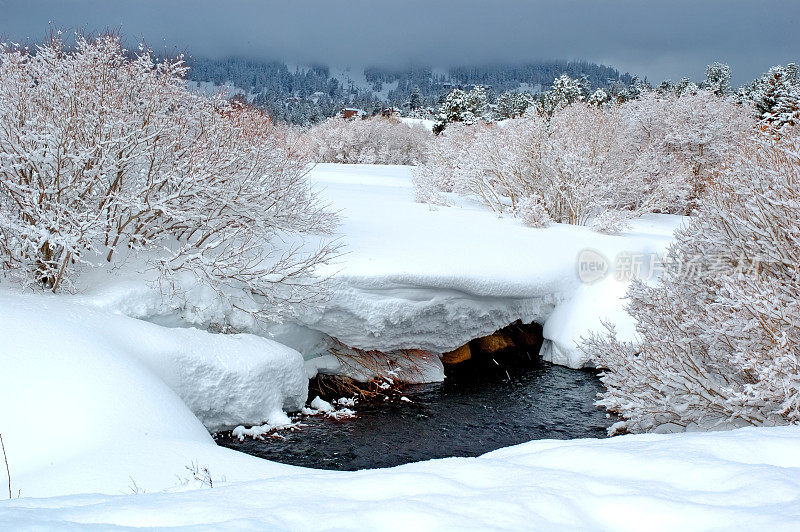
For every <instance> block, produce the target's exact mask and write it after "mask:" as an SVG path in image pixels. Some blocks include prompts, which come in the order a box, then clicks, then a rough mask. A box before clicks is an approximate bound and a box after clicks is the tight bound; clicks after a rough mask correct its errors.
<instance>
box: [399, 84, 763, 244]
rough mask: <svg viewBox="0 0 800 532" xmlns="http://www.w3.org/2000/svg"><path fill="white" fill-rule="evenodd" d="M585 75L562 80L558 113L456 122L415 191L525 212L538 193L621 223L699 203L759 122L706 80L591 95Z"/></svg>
mask: <svg viewBox="0 0 800 532" xmlns="http://www.w3.org/2000/svg"><path fill="white" fill-rule="evenodd" d="M576 83H577V82H575V83H568V82H567V81H565V80H562V82H561V83H559V84H557V86H556V88H554V89H553V90H554V91H556V92H554V93H553V94H554V96H553V98H555V97H556V95H557V94H561V96H558V98H559V99H558V102H560V103H557V104H555V107H554V109H553V114H552V116H551V117H550V118H549V119H548V118H547V115H546V113H545V114H544V115H543V114H542V113H540V112H538V110H529V111H528V112H527V113H526V114H525V115H524V116H522V117H521V118H514V119H510V120H505V121H504V122H502V123H501V124H475V125H467V124H465V123H461V124H452V125H451V126H450V127H449V128H448V129H447V130H446V131H445V133H444V134H443V135H440V136H438V137H436V138H435V139H432V140H431V142H430V143H429V145H428V150H427V154H426V157H425V159H426V161H425V163H424V164H422V165H421V166H420V167H419V168H418V169H417V171H416V178H415V187H416V199H417V200H418V201H423V202H429V203H437V204H446V203H447V199H446V197H445V196H444V194H445V193H456V194H461V195H464V196H469V197H472V198H476V199H478V200H479V201H481V202H483V203H485V204H486V205H487V206H489V207H490V208H491V209H492V210H494V211H495V212H497V213H498V214H499V215H506V214H511V215H514V216H523V205H525V206H529V205H530V201H528V199H529V198H534V199H535V201H537V202H539V203H540V204H541V206H542V207H544V209H545V210H546V211H547V215H548V217H549V218H550V219H552V220H553V221H555V222H558V223H567V224H574V225H590V226H593V227H595V228H597V229H598V230H602V231H604V232H616V231H619V230H620V229H622V228H623V227H624V225H625V221H626V220H627V219H629V218H631V217H634V216H637V215H640V214H643V213H647V212H662V213H679V214H683V213H686V212H690V211H691V210H692V209H693V208H694V206H695V204H696V201H697V199H698V198H699V197H700V195H701V194H702V193H703V190H704V189H705V186H706V182H707V180H708V178H709V175H710V172H712V171H713V170H714V169H716V168H717V167H718V166H719V164H720V163H721V162H722V161H723V160H724V159H725V158H726V157H727V155H728V153H730V151H731V150H732V149H733V147H734V146H735V145H736V143H737V142H739V141H741V139H743V138H744V136H746V135H747V133H748V132H749V131H750V129H751V128H752V126H753V120H752V118H751V117H750V116H749V114H750V113H749V109H748V108H747V107H742V106H739V105H737V104H736V103H734V101H733V100H732V99H728V98H721V97H718V96H715V95H714V94H712V93H711V92H709V91H705V90H698V91H696V93H695V94H693V95H689V94H685V95H683V96H681V97H678V96H676V95H675V94H673V93H671V92H669V93H664V94H659V93H655V92H647V93H645V94H643V95H642V96H641V98H640V99H638V100H631V101H628V102H626V103H624V104H622V105H609V104H606V103H601V100H603V98H602V97H601V96H598V97H597V98H596V99H595V100H596V101H595V100H592V102H591V103H590V104H587V103H583V102H582V101H581V99H580V98H579V96H580V94H581V92H580V90H579V89H580V87H579V86H578V85H577V84H576ZM559 91H560V92H559ZM562 93H563V94H562ZM571 100H574V102H573V103H571V104H570V103H569V102H570V101H571ZM603 101H604V100H603ZM523 200H525V201H523ZM526 208H527V207H526Z"/></svg>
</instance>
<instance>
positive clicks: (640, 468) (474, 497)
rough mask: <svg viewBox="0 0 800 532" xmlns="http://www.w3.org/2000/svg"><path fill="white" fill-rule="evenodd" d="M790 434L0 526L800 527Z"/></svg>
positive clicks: (545, 452) (490, 458) (658, 439)
mask: <svg viewBox="0 0 800 532" xmlns="http://www.w3.org/2000/svg"><path fill="white" fill-rule="evenodd" d="M798 443H800V428H798V427H779V428H758V429H755V428H749V429H740V430H736V431H731V432H716V433H688V434H681V435H655V434H650V435H640V436H622V437H617V438H612V439H609V440H572V441H556V440H542V441H536V442H530V443H526V444H522V445H518V446H514V447H509V448H505V449H500V450H498V451H495V452H492V453H489V454H486V455H484V456H481V457H478V458H448V459H442V460H431V461H428V462H420V463H415V464H407V465H404V466H400V467H396V468H391V469H379V470H366V471H358V472H335V471H314V470H308V469H301V468H291V467H285V468H284V469H283V470H281V471H272V472H271V473H264V476H263V477H262V478H261V479H258V480H253V481H249V482H231V481H230V475H228V481H221V480H220V479H221V477H214V480H215V483H214V488H213V489H209V488H208V487H204V488H201V487H199V486H194V487H195V488H196V489H194V490H191V491H186V488H183V489H182V490H180V491H175V490H171V491H168V492H160V491H156V490H153V491H150V490H148V491H147V493H144V494H141V493H140V494H137V495H121V494H107V495H96V494H95V495H69V496H63V497H57V498H49V499H31V498H22V499H19V500H12V501H4V502H0V528H4V529H5V528H7V529H20V528H50V529H52V528H67V527H73V528H84V527H86V528H88V527H95V528H97V527H99V528H102V529H114V528H115V527H141V528H147V529H156V528H159V529H160V528H166V527H176V528H191V529H192V530H234V529H236V530H241V529H260V530H263V529H270V530H271V529H281V530H317V529H320V528H321V527H322V528H325V529H331V530H333V529H336V530H409V529H414V530H532V529H534V530H536V529H538V530H543V529H546V530H562V529H570V530H575V529H581V530H641V529H642V528H646V529H648V530H708V529H714V530H757V529H760V530H766V529H769V530H776V531H778V530H796V529H797V527H798V525H800V504H798V503H800V475H798V468H800V457H798V454H797V452H796V451H797V445H798ZM220 451H224V452H225V453H227V455H228V457H229V458H230V459H231V465H227V467H226V464H225V463H224V462H223V463H222V464H217V465H218V466H220V465H221V466H222V469H220V470H214V469H210V472H211V474H212V477H213V476H214V474H215V473H216V474H219V475H222V474H227V473H228V472H229V471H231V470H232V464H233V463H235V462H236V460H233V459H234V458H236V459H238V457H239V456H241V455H238V453H235V452H233V451H229V450H225V449H220ZM254 460H255V459H254ZM261 462H263V463H264V464H269V465H273V466H274V464H270V463H269V462H266V461H261ZM51 480H52V481H53V482H57V481H58V480H59V479H58V478H57V477H56V478H53V479H51ZM140 486H141V484H140Z"/></svg>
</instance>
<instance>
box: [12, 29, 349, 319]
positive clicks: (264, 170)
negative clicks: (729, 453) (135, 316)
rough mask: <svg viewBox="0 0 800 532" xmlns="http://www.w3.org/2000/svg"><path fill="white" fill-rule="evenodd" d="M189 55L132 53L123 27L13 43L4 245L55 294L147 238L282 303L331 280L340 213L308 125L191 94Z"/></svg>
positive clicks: (175, 270)
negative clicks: (302, 128) (328, 241)
mask: <svg viewBox="0 0 800 532" xmlns="http://www.w3.org/2000/svg"><path fill="white" fill-rule="evenodd" d="M185 71H186V68H185V67H184V66H183V63H182V61H181V60H180V59H179V60H176V61H161V62H159V61H156V60H154V59H153V57H152V56H151V54H150V53H149V51H147V50H144V49H142V50H140V52H139V54H138V55H136V56H134V57H133V58H129V57H128V55H127V52H126V51H124V50H122V48H121V46H120V42H119V38H118V37H116V36H113V35H109V36H103V37H98V38H97V39H95V40H92V41H88V40H86V39H83V38H78V40H77V45H76V47H75V48H74V49H70V50H67V49H65V48H64V46H63V45H62V44H61V42H60V41H58V40H52V41H50V42H48V43H46V44H44V45H43V46H41V47H39V48H38V49H37V50H36V52H35V53H29V52H28V51H27V50H24V49H19V48H8V47H6V48H3V50H2V54H0V255H2V261H3V263H2V266H3V267H4V268H5V269H6V270H7V272H8V273H9V274H11V275H14V276H16V277H17V278H19V279H20V280H22V281H23V282H25V283H36V284H38V285H40V286H44V287H46V288H48V289H51V290H53V291H56V290H58V289H60V288H62V287H65V286H69V284H70V281H71V280H72V279H73V277H74V276H75V275H76V274H77V273H78V272H79V271H80V270H81V268H82V267H83V268H85V267H91V266H98V265H101V264H103V263H106V264H107V263H113V262H115V261H117V260H118V257H119V255H120V252H121V251H122V250H133V251H134V252H139V251H146V252H147V254H146V255H147V256H148V258H150V259H151V260H152V261H153V264H154V265H156V266H157V267H158V268H159V269H160V270H161V272H162V274H163V279H164V280H169V279H172V278H174V276H175V275H176V274H181V275H185V274H187V273H191V274H192V276H193V277H194V279H195V281H196V282H199V283H200V284H201V285H203V286H205V287H208V288H210V289H213V290H215V291H217V292H218V293H221V294H230V293H231V292H232V291H239V292H240V293H245V294H247V297H248V298H249V299H250V300H251V301H250V303H251V308H250V309H248V310H252V311H254V312H256V313H266V311H265V310H264V309H267V308H269V312H268V314H270V315H271V316H272V315H275V316H276V315H278V314H279V313H281V312H282V311H283V310H285V309H286V308H288V307H289V306H291V305H293V304H296V303H301V302H305V301H308V300H309V299H310V298H313V296H314V295H315V294H316V293H318V290H317V289H316V288H315V284H316V280H315V279H314V278H313V275H312V274H313V270H314V267H315V266H316V265H318V264H320V263H324V262H325V261H326V260H328V258H329V257H330V256H331V253H333V251H334V249H333V248H331V246H329V245H325V244H324V243H323V244H321V245H317V246H314V245H311V244H310V243H309V242H307V239H306V238H304V237H303V235H308V234H311V233H324V232H326V231H330V230H331V228H332V226H333V223H334V220H333V218H332V217H331V215H329V214H328V213H327V212H326V211H325V210H324V209H323V206H322V205H320V204H319V202H318V200H317V198H316V196H315V195H314V193H313V192H312V191H311V190H310V189H309V186H308V183H307V181H306V179H305V174H306V172H307V168H308V162H309V158H308V156H307V154H306V153H305V152H304V150H302V149H300V148H299V146H300V143H299V141H298V139H297V136H296V134H295V133H294V132H292V131H290V130H286V129H282V128H278V127H275V126H273V125H272V124H271V123H270V121H269V118H268V117H267V116H266V115H264V114H262V113H261V112H259V111H257V110H254V109H248V108H244V107H241V106H238V105H236V104H231V103H229V102H227V101H225V100H224V99H223V98H221V97H220V98H214V99H209V98H205V97H201V96H198V95H195V94H193V93H191V92H189V91H188V90H187V89H186V87H185V84H184V82H183V78H182V77H183V75H184V73H185Z"/></svg>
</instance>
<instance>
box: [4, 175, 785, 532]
mask: <svg viewBox="0 0 800 532" xmlns="http://www.w3.org/2000/svg"><path fill="white" fill-rule="evenodd" d="M312 180H313V182H314V185H315V186H317V187H319V188H320V189H321V190H322V191H323V194H324V195H325V197H326V198H327V199H328V200H329V201H330V202H331V203H332V206H333V207H334V208H335V209H338V210H341V211H342V212H341V214H342V220H343V224H342V227H341V232H342V235H343V236H342V238H343V241H344V244H345V245H346V246H347V247H348V252H349V253H348V254H347V255H346V256H345V257H343V260H342V261H341V262H340V263H339V264H338V265H335V266H332V267H331V269H330V270H329V271H327V272H323V273H330V274H333V299H332V300H331V301H330V302H329V303H328V304H327V307H326V308H324V309H322V310H320V311H316V312H314V313H313V314H307V315H305V316H304V317H303V323H304V327H305V328H303V327H299V326H297V325H296V324H287V325H284V326H282V328H280V327H276V328H273V329H272V330H270V331H255V330H254V332H260V333H261V335H255V334H238V335H219V334H216V335H215V334H212V333H210V332H207V331H205V330H201V329H194V328H190V327H188V325H191V323H193V322H191V321H185V320H184V321H181V320H182V319H183V318H182V316H184V317H185V314H180V315H179V314H175V315H173V316H170V315H169V312H172V310H170V309H172V308H173V307H172V306H171V303H163V302H159V301H158V295H157V293H156V292H154V291H153V290H154V289H153V288H148V287H147V285H146V284H142V283H137V282H136V280H135V279H133V280H132V279H131V278H130V276H129V275H127V274H126V275H123V274H122V273H119V272H118V273H119V275H118V276H116V275H117V274H110V275H109V277H108V278H107V279H106V282H105V283H97V285H96V286H94V287H93V288H91V289H90V288H89V285H86V286H85V292H84V293H82V294H79V295H76V296H54V295H42V294H39V295H34V294H27V295H23V294H19V293H16V292H13V291H10V290H7V289H3V290H2V291H0V399H2V404H3V407H2V408H0V434H2V436H3V442H4V445H5V450H6V454H7V458H8V463H9V468H10V471H11V490H12V495H13V497H15V498H14V499H13V500H11V501H2V502H0V529H4V530H5V529H13V530H18V529H60V528H83V527H95V528H98V527H99V528H101V529H109V528H114V527H150V528H165V527H188V528H192V529H193V530H198V529H203V530H205V529H214V530H218V529H242V528H249V529H265V528H270V529H271V528H277V529H292V530H307V529H347V530H377V529H403V530H407V529H420V530H454V529H460V530H464V529H466V530H477V529H481V530H484V529H512V530H519V529H531V528H533V529H542V528H547V529H558V528H569V529H575V528H578V529H637V530H638V529H641V528H643V527H645V528H648V529H654V530H658V529H664V530H667V529H668V530H674V529H678V528H680V529H687V530H689V529H743V530H752V529H766V528H769V529H774V530H793V529H797V528H798V527H799V526H800V504H798V503H800V455H798V453H797V449H798V448H800V427H783V428H759V429H742V430H737V431H731V432H718V433H703V434H700V433H697V434H678V435H643V436H623V437H616V438H613V439H610V440H573V441H549V440H548V441H537V442H530V443H527V444H523V445H519V446H515V447H511V448H506V449H502V450H499V451H495V452H493V453H489V454H488V455H485V456H483V457H479V458H451V459H444V460H433V461H429V462H423V463H418V464H409V465H405V466H401V467H397V468H393V469H386V470H372V471H360V472H354V473H347V472H330V471H315V470H308V469H303V468H297V467H292V466H286V465H281V464H276V463H272V462H268V461H265V460H260V459H257V458H254V457H251V456H247V455H243V454H241V453H237V452H235V451H232V450H229V449H224V448H220V447H217V446H216V445H215V444H214V442H213V440H212V439H211V437H210V436H209V433H208V430H215V429H217V428H223V427H227V428H230V427H232V426H233V425H236V424H240V423H241V424H248V425H251V424H260V423H265V422H266V423H268V424H269V425H279V424H283V423H286V422H287V417H286V415H285V411H287V410H295V409H297V408H299V407H300V406H301V405H302V403H303V401H304V399H305V394H306V390H307V388H306V387H307V380H306V379H307V373H306V372H307V371H308V370H309V362H310V361H305V363H304V360H303V356H301V354H300V353H299V352H298V351H295V350H293V349H291V348H289V347H286V346H285V345H281V344H280V343H277V342H276V341H274V340H270V339H267V338H264V337H263V336H264V335H268V334H269V333H272V334H273V336H274V337H275V338H279V339H285V340H286V341H287V343H290V344H293V345H295V347H298V348H301V350H303V351H304V353H305V354H306V356H308V355H309V354H313V353H312V352H313V350H314V346H316V345H318V344H319V341H320V338H321V335H320V333H319V332H318V331H322V332H325V333H328V334H331V335H334V336H337V337H338V338H340V339H341V340H343V341H345V342H348V343H350V344H351V345H354V346H363V347H369V348H383V349H394V348H400V347H403V348H406V347H415V346H416V347H423V348H427V349H431V350H446V349H448V348H452V347H454V346H456V345H459V344H460V343H463V342H465V341H466V340H469V339H470V338H473V337H475V336H480V335H482V334H486V333H488V332H492V331H493V330H494V329H496V328H498V327H500V326H503V325H506V324H508V323H509V322H511V321H514V320H516V319H518V318H522V319H524V320H534V319H536V320H542V321H544V322H545V335H546V336H547V337H548V338H550V340H552V343H551V344H550V346H549V347H548V348H547V353H548V354H549V355H550V356H552V357H553V359H554V360H557V361H559V362H562V363H566V364H570V365H574V366H579V365H581V364H583V363H584V362H585V360H583V359H581V358H579V357H578V356H577V355H576V354H575V351H574V349H573V347H574V345H573V342H574V340H575V339H576V338H577V337H578V336H580V334H583V333H585V331H586V330H588V329H590V328H594V327H597V326H598V325H599V319H600V317H602V316H607V317H609V318H612V319H613V320H614V321H616V322H617V323H620V324H621V325H622V326H623V329H625V327H627V328H628V332H630V331H629V330H630V323H629V319H628V318H625V315H624V313H622V311H621V307H620V303H621V301H620V297H621V296H622V295H623V294H624V289H625V283H624V282H618V281H616V280H614V279H613V278H612V277H606V278H605V279H602V280H599V281H597V282H596V283H594V284H584V283H582V282H581V281H580V279H579V277H578V272H577V257H578V255H579V254H580V253H581V252H582V251H584V250H587V249H589V250H592V251H591V253H590V254H589V257H590V258H591V257H593V258H594V259H597V257H598V256H604V257H606V258H607V259H608V260H612V259H613V257H615V256H616V254H617V253H620V252H628V253H651V252H657V251H660V250H662V249H663V248H664V246H665V245H667V244H668V242H669V241H670V238H671V232H672V229H673V228H674V227H675V226H676V225H677V224H679V223H680V221H681V220H680V219H679V218H673V217H649V218H646V219H642V220H639V221H637V222H635V223H634V225H633V227H632V228H631V230H629V231H627V232H626V233H624V234H623V235H620V236H604V235H599V234H597V233H594V232H592V231H590V230H588V229H584V228H576V227H566V226H554V227H551V228H548V229H531V228H527V227H524V226H522V225H521V224H520V223H519V222H518V221H517V220H514V219H499V218H497V217H496V216H495V215H494V214H492V213H490V212H487V211H486V210H485V209H484V208H482V207H480V206H479V205H477V204H472V203H470V202H466V201H461V202H459V203H458V204H457V205H456V206H454V207H448V208H440V209H438V210H431V209H430V208H429V207H428V206H426V205H420V204H415V203H413V200H412V189H411V182H410V169H409V168H405V167H371V166H336V165H320V166H318V167H317V168H316V169H315V170H314V171H313V174H312ZM585 256H586V254H585V253H584V257H585ZM128 273H129V272H128ZM94 279H98V278H97V277H95V278H94ZM197 301H198V302H201V301H202V298H201V299H198V300H197ZM173 310H174V309H173ZM204 310H205V311H209V310H208V309H196V311H198V312H201V311H204ZM184 311H185V309H184ZM209 312H211V313H212V314H213V313H214V312H217V311H216V310H214V309H211V310H210V311H209ZM165 313H166V314H165ZM131 316H135V317H136V318H147V319H148V320H149V321H143V320H141V319H135V318H134V317H131ZM204 319H205V318H204ZM209 319H210V318H209ZM626 320H628V321H627V322H626ZM201 321H202V320H201ZM626 323H627V325H626ZM176 325H182V327H176ZM289 340H291V341H289ZM559 357H560V358H559ZM311 362H313V361H311ZM318 362H319V361H318ZM320 364H322V362H320ZM312 366H313V363H312ZM4 465H5V464H2V465H0V494H2V493H5V492H4V491H3V490H5V489H6V486H7V484H6V482H7V480H8V479H7V478H6V476H5V470H4ZM205 470H207V473H206V472H205ZM209 479H210V480H212V481H213V486H214V487H213V488H210V487H209V482H208V480H209ZM18 496H19V497H20V498H18V499H17V498H16V497H18Z"/></svg>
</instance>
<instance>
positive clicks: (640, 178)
mask: <svg viewBox="0 0 800 532" xmlns="http://www.w3.org/2000/svg"><path fill="white" fill-rule="evenodd" d="M619 123H620V124H619V131H618V142H617V145H616V147H615V151H616V152H617V155H616V156H617V158H618V159H619V161H620V165H621V167H620V169H621V171H622V172H624V175H623V176H621V178H622V180H623V182H625V183H629V184H631V185H632V187H633V188H634V189H637V190H641V191H642V194H643V195H644V199H643V202H642V204H643V207H644V208H646V209H647V210H651V211H657V212H669V213H683V212H684V211H688V210H690V209H691V208H692V206H693V204H694V201H695V200H696V198H697V197H698V196H699V195H700V194H702V191H703V189H704V188H705V185H706V182H707V180H708V177H709V172H711V171H713V170H715V169H717V168H718V167H719V165H720V164H721V163H722V161H724V160H725V159H726V158H727V157H728V155H729V154H730V152H731V150H732V149H733V147H734V146H735V145H736V144H737V143H738V142H739V141H741V140H742V139H743V138H744V137H745V136H746V135H747V134H748V133H749V132H750V130H751V128H752V126H753V121H752V119H751V118H750V111H749V109H748V108H747V107H742V106H740V105H736V104H735V103H734V102H733V101H732V100H731V99H728V98H720V97H718V96H716V95H714V93H712V92H710V91H705V90H697V91H695V93H694V94H689V93H684V94H683V95H682V96H680V97H678V96H675V95H673V94H670V93H667V94H659V93H657V92H650V93H646V94H643V95H642V96H641V97H640V98H639V99H637V100H631V101H629V102H626V103H625V104H624V105H622V106H620V107H619Z"/></svg>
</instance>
